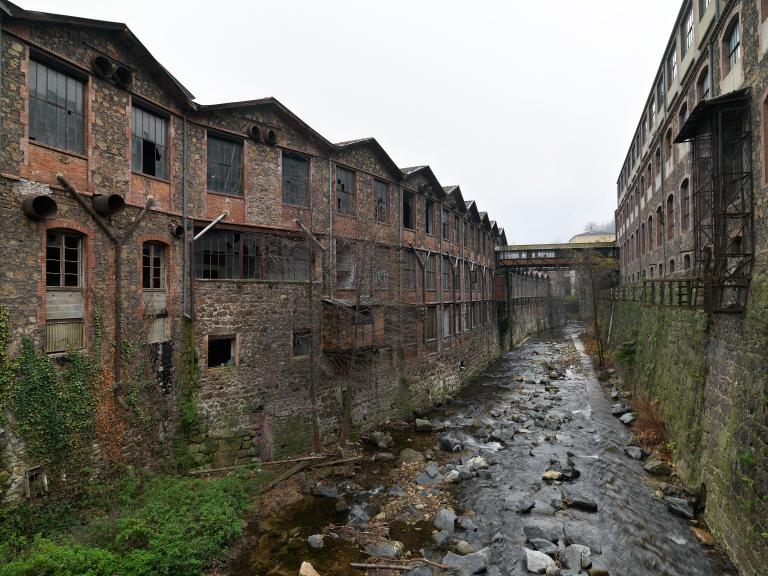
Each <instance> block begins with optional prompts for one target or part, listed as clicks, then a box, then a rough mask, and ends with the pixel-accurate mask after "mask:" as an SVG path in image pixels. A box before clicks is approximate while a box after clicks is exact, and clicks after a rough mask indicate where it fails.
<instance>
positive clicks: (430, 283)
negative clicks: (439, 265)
mask: <svg viewBox="0 0 768 576" xmlns="http://www.w3.org/2000/svg"><path fill="white" fill-rule="evenodd" d="M424 269H425V273H426V278H425V284H426V286H425V287H426V289H427V290H434V289H435V257H434V256H433V255H432V254H428V255H427V256H426V258H425V263H424Z"/></svg>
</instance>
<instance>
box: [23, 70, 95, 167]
mask: <svg viewBox="0 0 768 576" xmlns="http://www.w3.org/2000/svg"><path fill="white" fill-rule="evenodd" d="M83 93H84V84H83V83H82V82H81V81H79V80H76V79H75V78H72V77H71V76H69V75H67V74H63V73H62V72H59V71H58V70H54V69H53V68H49V67H48V66H46V65H44V64H40V63H39V62H36V61H34V60H30V61H29V139H30V140H34V141H35V142H40V143H41V144H47V145H49V146H55V147H56V148H62V149H64V150H70V151H71V152H78V153H82V152H83V151H84V150H85V112H84V110H85V107H84V104H83Z"/></svg>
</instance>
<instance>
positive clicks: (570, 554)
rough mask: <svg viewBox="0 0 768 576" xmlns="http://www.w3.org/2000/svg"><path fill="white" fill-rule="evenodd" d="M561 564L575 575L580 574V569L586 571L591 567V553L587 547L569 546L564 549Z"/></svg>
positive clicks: (579, 545)
mask: <svg viewBox="0 0 768 576" xmlns="http://www.w3.org/2000/svg"><path fill="white" fill-rule="evenodd" d="M563 564H564V565H565V567H566V568H569V569H571V570H574V571H575V572H576V573H578V572H581V570H582V568H584V569H587V568H589V567H590V566H592V551H591V550H590V549H589V547H588V546H582V545H581V544H571V545H570V546H568V548H566V549H565V559H564V560H563Z"/></svg>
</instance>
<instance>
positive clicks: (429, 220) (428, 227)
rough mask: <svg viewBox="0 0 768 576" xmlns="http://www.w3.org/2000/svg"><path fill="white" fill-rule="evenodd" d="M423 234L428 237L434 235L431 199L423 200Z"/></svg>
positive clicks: (433, 209)
mask: <svg viewBox="0 0 768 576" xmlns="http://www.w3.org/2000/svg"><path fill="white" fill-rule="evenodd" d="M424 200H425V202H424V233H425V234H427V235H428V236H434V235H435V201H434V200H432V199H431V198H425V199H424Z"/></svg>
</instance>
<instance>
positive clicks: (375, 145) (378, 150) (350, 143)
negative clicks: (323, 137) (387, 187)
mask: <svg viewBox="0 0 768 576" xmlns="http://www.w3.org/2000/svg"><path fill="white" fill-rule="evenodd" d="M359 146H364V147H367V148H370V149H371V150H373V153H374V154H376V156H377V157H378V158H379V160H381V161H382V162H383V163H384V165H385V166H386V167H387V168H388V169H389V170H390V171H391V172H392V174H394V175H396V176H398V178H397V179H398V180H400V179H401V178H402V177H403V171H402V170H400V168H399V167H398V166H397V164H396V163H395V161H394V160H392V157H391V156H390V155H389V154H387V151H386V150H384V148H383V147H382V145H381V144H379V142H378V140H376V138H373V137H368V138H357V139H356V140H347V141H346V142H337V143H336V144H335V147H336V148H337V149H339V150H344V149H346V148H356V147H359Z"/></svg>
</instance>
